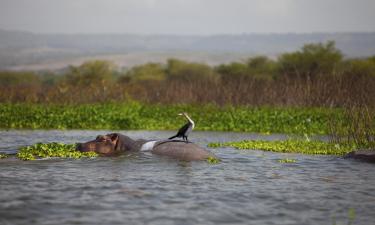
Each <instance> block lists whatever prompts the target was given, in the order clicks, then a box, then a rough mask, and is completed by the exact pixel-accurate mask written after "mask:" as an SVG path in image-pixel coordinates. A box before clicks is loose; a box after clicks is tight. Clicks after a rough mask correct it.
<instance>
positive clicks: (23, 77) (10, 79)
mask: <svg viewBox="0 0 375 225" xmlns="http://www.w3.org/2000/svg"><path fill="white" fill-rule="evenodd" d="M24 84H27V85H30V84H34V85H35V84H40V77H39V76H38V75H36V74H35V73H33V72H11V71H3V72H0V86H9V85H24Z"/></svg>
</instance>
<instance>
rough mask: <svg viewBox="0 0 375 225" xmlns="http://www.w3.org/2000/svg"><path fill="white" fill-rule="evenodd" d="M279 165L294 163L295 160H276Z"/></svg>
mask: <svg viewBox="0 0 375 225" xmlns="http://www.w3.org/2000/svg"><path fill="white" fill-rule="evenodd" d="M277 161H278V162H279V163H295V162H297V160H296V159H289V158H285V159H279V160H277Z"/></svg>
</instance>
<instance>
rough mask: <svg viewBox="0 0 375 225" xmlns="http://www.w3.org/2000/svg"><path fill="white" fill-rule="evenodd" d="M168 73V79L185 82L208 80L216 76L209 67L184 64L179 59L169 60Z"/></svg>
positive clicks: (199, 64)
mask: <svg viewBox="0 0 375 225" xmlns="http://www.w3.org/2000/svg"><path fill="white" fill-rule="evenodd" d="M166 72H167V78H168V79H172V80H176V79H177V80H183V81H198V80H208V79H212V78H213V77H214V76H215V74H214V72H213V70H212V69H211V67H210V66H208V65H205V64H202V63H191V62H184V61H181V60H178V59H169V60H168V63H167V69H166Z"/></svg>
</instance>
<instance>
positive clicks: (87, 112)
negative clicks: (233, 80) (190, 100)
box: [0, 102, 345, 134]
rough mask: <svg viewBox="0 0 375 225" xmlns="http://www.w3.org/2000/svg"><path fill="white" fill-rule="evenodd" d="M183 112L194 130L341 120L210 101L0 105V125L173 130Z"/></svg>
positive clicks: (304, 128) (292, 129)
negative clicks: (176, 103) (223, 105)
mask: <svg viewBox="0 0 375 225" xmlns="http://www.w3.org/2000/svg"><path fill="white" fill-rule="evenodd" d="M179 112H188V113H189V115H191V117H192V118H193V120H194V121H195V122H196V130H202V131H242V132H259V133H266V134H267V133H287V134H328V133H329V120H330V118H333V117H334V118H335V119H339V120H345V119H344V114H343V111H342V110H341V109H328V108H287V107H280V108H277V107H232V106H226V107H218V106H215V105H204V106H198V105H196V106H195V105H147V104H142V103H138V102H130V103H121V104H115V103H110V104H85V105H41V104H0V129H110V130H122V129H124V130H126V129H129V130H130V129H132V130H137V129H145V130H176V129H178V128H179V127H180V126H181V125H182V124H184V123H185V120H184V118H183V117H179V116H177V114H178V113H179Z"/></svg>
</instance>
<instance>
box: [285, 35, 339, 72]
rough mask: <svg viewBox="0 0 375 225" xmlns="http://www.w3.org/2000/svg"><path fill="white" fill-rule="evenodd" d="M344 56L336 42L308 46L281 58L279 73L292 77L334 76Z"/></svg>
mask: <svg viewBox="0 0 375 225" xmlns="http://www.w3.org/2000/svg"><path fill="white" fill-rule="evenodd" d="M342 58H343V55H342V53H341V52H340V50H338V49H337V48H336V47H335V42H333V41H328V42H327V43H326V44H322V43H319V44H307V45H304V46H303V47H302V50H300V51H296V52H292V53H285V54H282V55H281V56H280V57H279V66H280V67H279V70H280V71H279V72H280V73H281V74H284V75H287V76H292V77H302V78H306V77H310V78H313V77H314V76H316V75H317V74H332V73H334V72H335V69H336V67H337V66H338V65H339V64H340V63H341V62H342Z"/></svg>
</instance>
